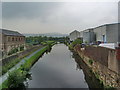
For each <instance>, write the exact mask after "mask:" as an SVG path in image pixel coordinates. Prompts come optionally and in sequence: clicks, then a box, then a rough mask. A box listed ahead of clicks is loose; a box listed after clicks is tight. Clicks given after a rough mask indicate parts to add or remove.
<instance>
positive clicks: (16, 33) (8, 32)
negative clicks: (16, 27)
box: [0, 29, 23, 36]
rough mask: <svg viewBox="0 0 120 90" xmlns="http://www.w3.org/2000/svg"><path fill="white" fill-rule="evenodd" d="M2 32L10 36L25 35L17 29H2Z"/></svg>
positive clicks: (0, 31)
mask: <svg viewBox="0 0 120 90" xmlns="http://www.w3.org/2000/svg"><path fill="white" fill-rule="evenodd" d="M0 33H2V34H5V35H9V36H23V35H22V34H20V33H19V32H17V31H11V30H6V29H0Z"/></svg>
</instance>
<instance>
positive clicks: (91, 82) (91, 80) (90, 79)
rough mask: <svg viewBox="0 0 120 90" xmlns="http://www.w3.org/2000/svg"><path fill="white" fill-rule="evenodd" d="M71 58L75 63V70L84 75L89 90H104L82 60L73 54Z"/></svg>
mask: <svg viewBox="0 0 120 90" xmlns="http://www.w3.org/2000/svg"><path fill="white" fill-rule="evenodd" d="M73 57H74V58H75V61H76V64H77V65H76V68H77V69H79V70H81V69H82V70H83V72H84V75H85V80H86V82H87V84H88V86H89V89H90V90H93V88H100V90H104V87H103V84H101V83H100V81H99V80H98V79H97V78H96V77H95V75H94V74H93V73H92V71H91V70H90V68H89V67H88V66H87V65H86V64H85V63H84V62H83V60H82V59H81V58H80V57H79V56H78V55H77V54H76V53H75V52H74V53H73Z"/></svg>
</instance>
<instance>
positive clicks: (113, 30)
mask: <svg viewBox="0 0 120 90" xmlns="http://www.w3.org/2000/svg"><path fill="white" fill-rule="evenodd" d="M118 34H119V33H118V24H111V25H107V29H106V40H107V42H108V43H117V42H118V41H119V40H118V37H120V34H119V36H118Z"/></svg>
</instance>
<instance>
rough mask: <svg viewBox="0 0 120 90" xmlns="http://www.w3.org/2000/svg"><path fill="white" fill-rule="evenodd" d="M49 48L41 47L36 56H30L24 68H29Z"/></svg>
mask: <svg viewBox="0 0 120 90" xmlns="http://www.w3.org/2000/svg"><path fill="white" fill-rule="evenodd" d="M46 50H47V47H45V48H43V49H41V50H40V51H39V52H37V53H36V54H35V55H34V56H32V57H30V58H29V59H28V60H27V61H26V62H25V64H24V66H23V68H24V69H25V70H29V69H30V68H31V66H32V65H33V64H34V63H35V61H36V60H37V59H38V58H39V57H40V56H41V55H42V54H43V53H44V52H45V51H46Z"/></svg>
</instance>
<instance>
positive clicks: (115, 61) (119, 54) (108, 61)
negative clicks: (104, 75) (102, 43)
mask: <svg viewBox="0 0 120 90" xmlns="http://www.w3.org/2000/svg"><path fill="white" fill-rule="evenodd" d="M75 48H76V50H77V51H79V52H81V54H83V55H85V56H87V57H88V58H90V59H91V60H94V61H96V62H99V63H101V64H102V65H104V66H106V67H108V68H109V69H111V70H112V71H115V72H117V73H120V49H116V50H115V49H109V48H104V47H99V46H96V47H95V46H85V48H84V49H81V46H80V45H76V46H75Z"/></svg>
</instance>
